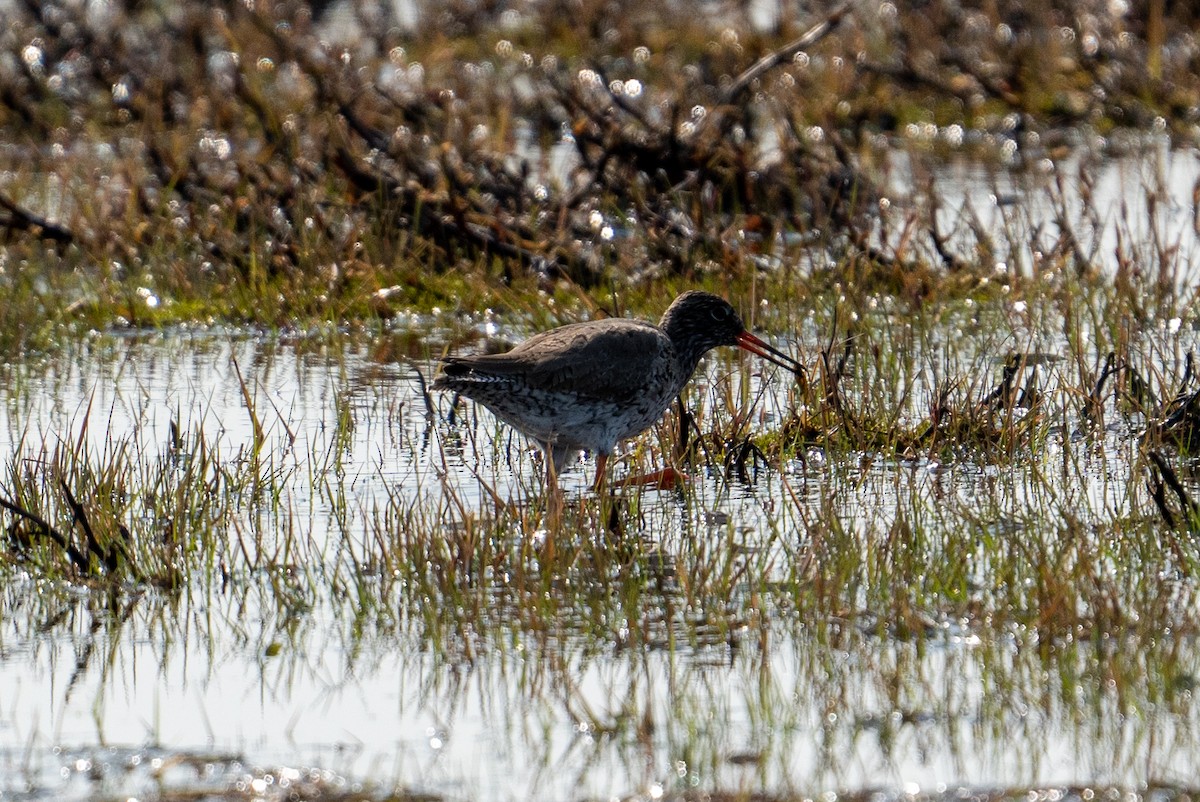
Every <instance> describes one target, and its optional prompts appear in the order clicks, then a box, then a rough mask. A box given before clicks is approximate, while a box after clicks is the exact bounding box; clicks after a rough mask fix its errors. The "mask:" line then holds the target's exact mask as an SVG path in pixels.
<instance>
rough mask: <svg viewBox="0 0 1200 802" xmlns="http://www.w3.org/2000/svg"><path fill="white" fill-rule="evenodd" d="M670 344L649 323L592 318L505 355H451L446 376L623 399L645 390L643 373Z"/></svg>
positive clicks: (536, 337)
mask: <svg viewBox="0 0 1200 802" xmlns="http://www.w3.org/2000/svg"><path fill="white" fill-rule="evenodd" d="M669 348H671V344H670V340H669V339H668V338H667V337H666V335H665V334H663V333H662V331H660V330H659V329H657V328H655V327H654V326H652V325H650V324H649V323H641V322H638V321H633V320H594V321H589V322H586V323H574V324H571V325H568V326H562V327H560V328H557V329H551V330H550V331H545V332H542V333H541V334H537V335H534V336H533V337H530V338H529V339H528V340H526V341H525V342H523V343H521V344H520V345H518V346H517V347H516V348H514V349H513V350H511V351H509V352H508V353H505V354H481V355H478V356H468V357H452V358H450V359H448V360H446V362H445V364H446V370H447V372H451V371H452V372H454V373H455V374H458V376H463V377H464V378H465V374H466V373H468V372H469V373H472V374H475V375H477V376H480V377H481V378H482V377H492V378H502V377H510V376H511V377H517V376H519V377H520V379H521V381H522V382H523V383H525V384H527V385H529V386H531V387H535V388H538V389H541V390H546V391H550V392H569V393H572V394H574V395H576V396H580V397H583V398H598V399H604V400H608V401H615V402H618V403H620V402H623V401H628V400H631V399H633V398H636V397H637V396H639V395H641V394H643V393H644V392H645V382H646V379H647V377H648V374H651V373H652V372H654V371H655V369H656V367H657V368H658V369H661V365H662V360H663V359H664V358H665V354H664V353H663V352H664V351H666V350H667V349H669Z"/></svg>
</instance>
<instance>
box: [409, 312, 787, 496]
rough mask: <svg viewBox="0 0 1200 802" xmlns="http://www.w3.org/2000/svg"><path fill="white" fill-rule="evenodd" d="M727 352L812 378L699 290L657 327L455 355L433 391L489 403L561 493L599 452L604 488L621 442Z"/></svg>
mask: <svg viewBox="0 0 1200 802" xmlns="http://www.w3.org/2000/svg"><path fill="white" fill-rule="evenodd" d="M720 345H736V346H738V347H739V348H742V349H745V350H746V351H749V352H750V353H752V354H756V355H758V356H760V357H762V358H764V359H766V360H768V361H769V362H773V363H774V364H776V365H779V366H780V367H783V368H786V369H787V370H789V371H792V372H794V373H797V374H799V373H801V372H802V371H803V370H804V368H803V366H801V365H800V364H799V363H798V362H796V361H795V360H793V359H792V358H791V357H789V356H787V355H786V354H784V353H783V352H781V351H778V350H776V349H775V348H772V347H771V346H769V345H767V344H766V343H765V342H763V341H762V340H760V339H759V338H758V337H755V336H754V335H753V334H751V333H749V332H748V331H746V328H745V326H743V325H742V320H741V318H739V317H738V314H737V312H736V311H734V308H733V307H732V306H730V305H729V303H728V302H727V301H725V300H724V299H723V298H719V297H717V296H716V295H712V294H711V293H707V292H696V291H692V292H685V293H683V294H682V295H680V296H679V297H677V298H676V299H675V300H674V302H672V304H671V305H670V307H668V308H667V311H666V312H664V313H663V316H662V320H661V321H659V323H658V325H657V326H655V325H653V324H651V323H647V322H644V321H640V320H627V319H621V318H607V319H604V320H592V321H587V322H584V323H572V324H570V325H567V326H561V327H559V328H556V329H551V330H550V331H545V332H542V333H540V334H536V335H534V336H533V337H530V338H529V339H528V340H526V341H525V342H523V343H521V344H520V345H518V346H517V347H515V348H513V349H512V350H511V351H508V352H507V353H503V354H481V355H477V356H450V357H445V358H444V359H443V360H442V371H441V373H440V374H439V375H438V376H437V378H436V379H435V381H434V383H433V387H434V389H435V390H450V391H453V392H455V393H458V394H459V395H464V396H466V397H467V398H470V399H472V400H473V401H476V402H477V403H480V404H483V405H484V406H485V407H487V408H488V409H490V410H491V411H492V414H494V415H495V416H496V417H497V418H499V419H500V420H502V421H504V422H505V423H507V424H508V425H509V426H512V427H513V428H514V429H516V430H517V431H518V432H520V433H521V434H523V435H525V436H526V437H527V438H529V439H530V440H532V441H533V442H534V443H536V444H537V445H538V446H540V447H541V448H542V450H543V451H544V452H545V454H546V476H547V482H548V484H549V485H550V486H551V487H552V488H553V487H555V486H556V477H557V474H558V472H559V471H560V470H562V468H563V467H564V466H565V465H566V464H567V461H568V458H571V457H573V456H574V455H575V454H576V453H577V452H579V451H590V452H592V453H594V454H595V455H596V481H595V486H596V487H599V486H600V485H601V483H602V482H603V479H604V468H605V465H606V464H607V462H608V456H609V455H610V454H612V452H613V449H614V448H615V447H616V445H617V443H619V442H620V441H622V440H625V439H627V438H630V437H633V436H634V435H636V434H640V433H641V432H643V431H645V430H646V429H648V428H650V426H651V425H652V424H653V423H654V422H655V421H657V420H659V419H661V418H662V416H663V413H664V412H665V411H666V409H667V406H668V405H670V403H671V401H672V399H674V398H675V397H676V396H678V395H679V392H680V390H682V389H683V385H685V384H686V383H687V381H688V379H690V378H691V377H692V373H694V372H695V370H696V366H697V365H698V364H699V363H700V358H701V357H703V356H704V355H705V354H706V353H708V352H709V351H711V350H712V349H713V348H716V347H717V346H720Z"/></svg>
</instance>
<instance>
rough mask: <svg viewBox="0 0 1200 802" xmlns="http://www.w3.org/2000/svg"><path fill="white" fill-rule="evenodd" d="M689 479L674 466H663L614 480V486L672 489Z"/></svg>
mask: <svg viewBox="0 0 1200 802" xmlns="http://www.w3.org/2000/svg"><path fill="white" fill-rule="evenodd" d="M689 481H691V477H690V476H688V475H687V474H686V473H684V472H683V471H680V470H677V469H675V468H663V469H662V470H658V471H652V472H651V473H644V474H641V475H640V476H627V477H625V478H624V479H622V480H620V481H619V482H615V483H614V486H615V487H648V488H650V489H652V490H672V489H674V488H676V487H679V486H680V485H682V484H683V483H684V482H689Z"/></svg>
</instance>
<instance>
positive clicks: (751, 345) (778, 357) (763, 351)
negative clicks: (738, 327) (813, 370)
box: [734, 331, 804, 376]
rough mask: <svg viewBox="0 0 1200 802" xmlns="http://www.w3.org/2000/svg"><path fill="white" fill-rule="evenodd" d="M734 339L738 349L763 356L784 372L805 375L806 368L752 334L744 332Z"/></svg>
mask: <svg viewBox="0 0 1200 802" xmlns="http://www.w3.org/2000/svg"><path fill="white" fill-rule="evenodd" d="M734 339H735V341H736V342H737V347H738V348H741V349H743V350H745V351H749V352H750V353H752V354H755V355H756V356H761V357H762V358H763V359H765V360H767V361H768V362H770V363H772V364H775V365H778V366H779V367H781V368H783V369H784V370H790V371H791V372H792V373H795V374H796V375H797V376H803V375H804V366H803V365H801V364H800V363H799V362H797V361H796V360H794V359H792V358H791V357H790V356H788V355H787V354H785V353H784V352H783V351H780V350H779V349H777V348H772V347H771V346H769V345H767V344H766V343H765V342H763V341H762V340H760V339H758V338H757V337H755V336H754V335H753V334H751V333H750V332H748V331H743V332H742V333H741V334H739V335H738V336H737V337H735V338H734Z"/></svg>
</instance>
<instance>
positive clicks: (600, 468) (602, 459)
mask: <svg viewBox="0 0 1200 802" xmlns="http://www.w3.org/2000/svg"><path fill="white" fill-rule="evenodd" d="M607 465H608V455H607V454H597V455H596V481H595V482H593V483H592V489H593V490H595V491H599V490H600V488H602V487H604V468H605V466H607Z"/></svg>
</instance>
